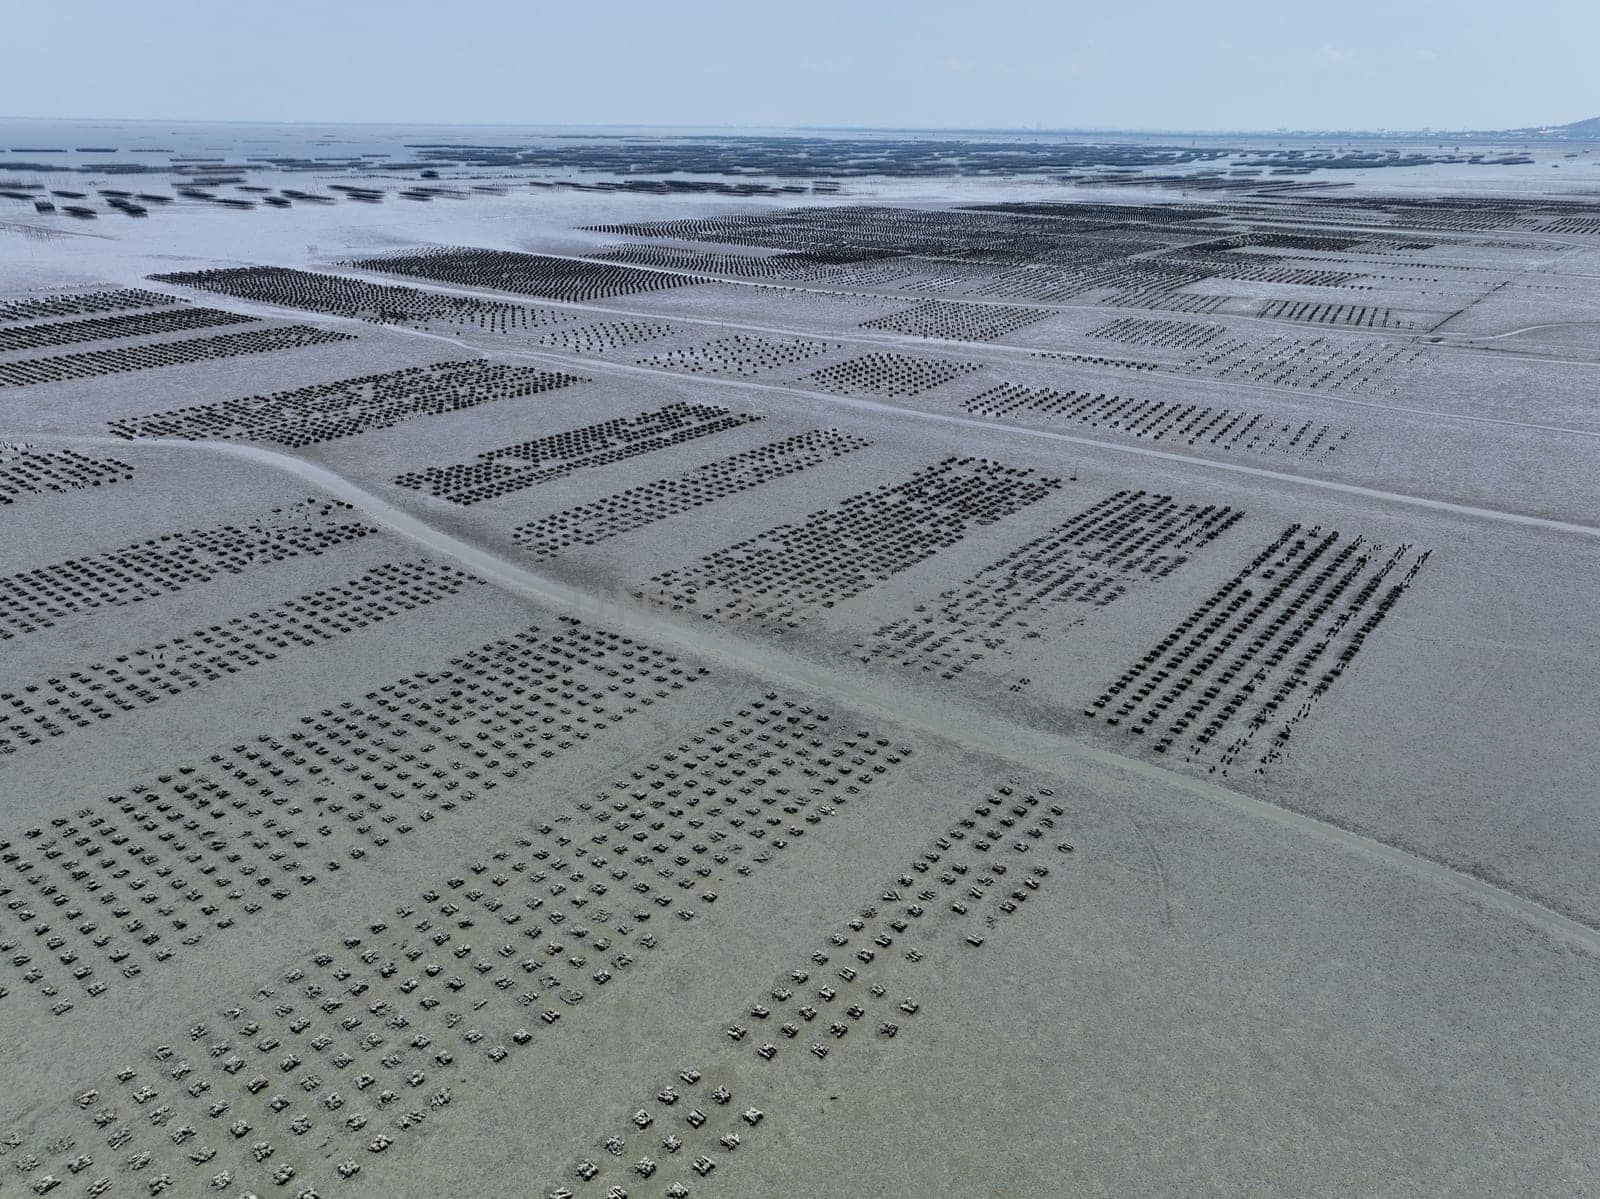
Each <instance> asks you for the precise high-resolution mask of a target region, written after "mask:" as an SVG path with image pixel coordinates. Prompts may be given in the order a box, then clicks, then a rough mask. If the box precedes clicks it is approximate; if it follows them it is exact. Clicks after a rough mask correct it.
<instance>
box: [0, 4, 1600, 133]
mask: <svg viewBox="0 0 1600 1199" xmlns="http://www.w3.org/2000/svg"><path fill="white" fill-rule="evenodd" d="M1596 47H1600V0H1529V2H1527V3H1522V4H1512V5H1507V4H1490V3H1487V2H1485V0H1453V2H1444V0H1426V2H1421V0H1389V2H1378V0H1350V2H1345V3H1340V2H1339V0H1333V2H1331V3H1320V4H1315V5H1313V4H1307V3H1304V2H1302V0H1270V2H1267V0H1221V2H1212V3H1198V2H1195V3H1179V2H1171V0H1147V2H1144V3H1140V2H1138V0H1131V2H1127V3H1110V4H1106V3H1097V4H1094V5H1074V4H1071V3H1066V2H1056V3H1050V2H1047V0H1039V2H1034V0H987V2H984V3H979V2H976V0H975V2H971V3H945V2H939V0H934V2H924V3H909V2H903V0H881V2H877V3H872V2H867V0H863V2H860V3H843V2H840V0H789V2H786V3H782V4H775V3H763V2H762V0H745V2H742V3H741V2H734V0H679V2H677V3H674V2H673V0H656V2H653V3H652V2H625V0H609V2H608V0H568V2H565V3H561V4H546V3H540V2H539V0H519V2H510V3H507V2H502V0H466V2H464V3H441V2H440V0H427V2H425V3H424V2H422V0H381V2H379V0H317V2H309V0H255V2H252V0H0V115H3V116H72V117H144V118H168V119H179V118H187V119H196V120H205V119H212V120H269V121H270V120H286V121H288V120H300V121H318V120H322V121H397V122H450V123H456V122H459V123H516V124H590V123H594V124H645V123H648V124H697V125H699V124H735V125H794V124H826V125H897V126H945V127H949V126H1008V127H1024V126H1032V125H1042V126H1045V127H1047V128H1048V127H1085V126H1087V127H1118V128H1125V129H1138V128H1168V129H1171V128H1181V129H1240V128H1265V129H1272V128H1278V127H1284V126H1289V127H1296V128H1354V127H1361V128H1370V127H1376V126H1388V127H1391V128H1420V127H1423V126H1433V127H1436V128H1463V127H1467V128H1504V127H1516V126H1522V125H1531V124H1540V123H1545V122H1551V123H1559V122H1564V121H1570V120H1575V119H1578V118H1581V117H1589V116H1595V115H1600V82H1597V80H1600V64H1597V61H1596Z"/></svg>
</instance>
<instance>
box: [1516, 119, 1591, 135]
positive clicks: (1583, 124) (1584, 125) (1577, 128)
mask: <svg viewBox="0 0 1600 1199" xmlns="http://www.w3.org/2000/svg"><path fill="white" fill-rule="evenodd" d="M1508 132H1510V133H1516V134H1523V135H1526V136H1528V137H1582V138H1589V137H1593V138H1600V117H1589V118H1588V119H1587V120H1583V121H1572V122H1571V123H1569V124H1566V125H1540V126H1536V127H1535V128H1532V129H1511V130H1508Z"/></svg>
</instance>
